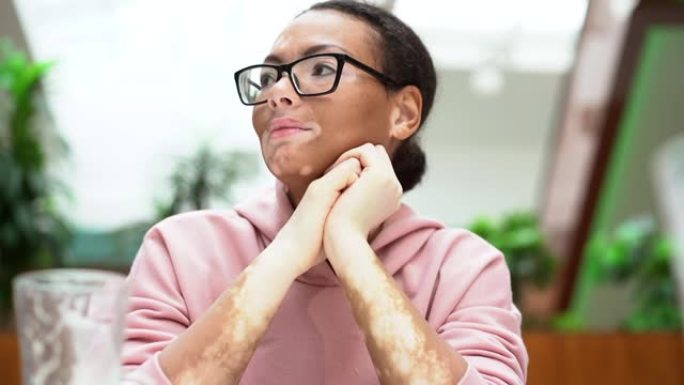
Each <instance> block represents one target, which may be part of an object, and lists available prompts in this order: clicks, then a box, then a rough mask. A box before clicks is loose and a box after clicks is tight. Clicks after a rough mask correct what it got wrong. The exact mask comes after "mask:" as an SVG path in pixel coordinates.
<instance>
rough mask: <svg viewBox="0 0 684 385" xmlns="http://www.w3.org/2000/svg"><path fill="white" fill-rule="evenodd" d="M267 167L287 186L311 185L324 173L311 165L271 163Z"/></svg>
mask: <svg viewBox="0 0 684 385" xmlns="http://www.w3.org/2000/svg"><path fill="white" fill-rule="evenodd" d="M267 167H268V169H269V171H270V172H271V174H273V176H275V177H276V178H278V179H279V180H280V181H282V182H286V184H290V183H296V184H301V183H307V184H308V183H309V182H311V181H312V180H314V179H317V178H319V177H320V176H321V175H322V174H323V173H322V172H319V171H317V170H316V168H315V167H314V166H313V165H310V164H305V165H302V164H288V163H287V162H269V163H268V164H267Z"/></svg>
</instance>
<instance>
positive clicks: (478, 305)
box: [431, 230, 528, 385]
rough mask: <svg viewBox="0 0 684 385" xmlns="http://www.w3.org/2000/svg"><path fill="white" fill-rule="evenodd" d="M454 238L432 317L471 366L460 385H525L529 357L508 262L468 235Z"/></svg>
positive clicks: (459, 231)
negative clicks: (514, 301) (511, 283)
mask: <svg viewBox="0 0 684 385" xmlns="http://www.w3.org/2000/svg"><path fill="white" fill-rule="evenodd" d="M451 234H452V236H450V237H449V238H450V241H448V243H449V244H450V247H448V249H447V255H446V256H445V259H444V262H443V264H442V267H441V269H440V276H439V279H438V283H437V287H436V291H435V296H434V300H433V307H432V310H431V313H432V315H433V316H434V317H435V319H438V320H439V325H440V326H439V327H438V329H437V332H438V334H439V335H440V337H441V338H442V339H444V340H445V341H446V342H447V343H448V344H449V345H451V346H452V347H453V348H454V349H455V350H456V351H458V352H459V353H460V354H461V355H462V356H463V357H464V358H465V360H466V361H467V363H468V369H467V371H466V374H465V375H464V377H463V378H462V379H461V381H460V382H459V385H484V384H496V385H504V384H506V385H515V384H524V383H525V381H526V377H527V364H528V355H527V350H526V348H525V345H524V343H523V340H522V336H521V323H522V316H521V314H520V312H519V311H518V309H517V308H516V307H515V305H514V304H513V301H512V292H511V285H510V273H509V270H508V267H507V266H506V261H505V259H504V257H503V255H502V254H501V252H499V251H498V250H497V249H495V248H494V247H493V246H491V245H490V244H488V243H487V242H485V241H484V240H482V239H481V238H479V237H477V236H476V235H474V234H472V233H470V232H468V231H465V230H458V231H457V233H456V235H455V236H453V233H451ZM431 318H433V317H432V316H431Z"/></svg>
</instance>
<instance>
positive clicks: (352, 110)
mask: <svg viewBox="0 0 684 385" xmlns="http://www.w3.org/2000/svg"><path fill="white" fill-rule="evenodd" d="M376 39H377V33H376V32H375V31H374V30H373V29H372V28H370V27H369V26H368V25H366V24H365V23H364V22H363V21H360V20H358V19H355V18H353V17H351V16H347V15H345V14H343V13H340V12H336V11H328V10H325V11H309V12H306V13H304V14H302V15H300V16H299V17H297V18H296V19H294V20H293V21H292V22H291V23H290V24H289V26H288V27H287V28H285V30H284V31H283V32H282V33H281V34H280V36H278V38H277V39H276V41H275V43H274V44H273V48H272V49H271V52H270V54H269V55H268V57H267V60H266V62H267V63H275V64H281V63H289V62H292V61H294V60H297V59H299V58H302V57H304V56H308V55H312V54H316V53H345V54H348V55H350V56H352V57H354V58H355V59H357V60H359V61H361V62H363V63H365V64H367V65H369V66H371V67H373V68H375V69H377V70H381V68H380V64H379V57H378V55H377V49H375V47H376ZM390 112H391V106H390V94H389V93H388V92H387V90H386V89H385V87H384V85H383V84H382V83H380V82H379V81H378V80H377V79H375V78H374V77H372V76H371V75H369V74H367V73H366V72H364V71H362V70H360V69H358V68H356V67H355V66H353V65H351V64H349V63H346V64H345V65H344V67H343V72H342V76H341V78H340V82H339V85H338V87H337V90H336V91H335V92H333V93H331V94H327V95H321V96H305V97H301V96H299V95H297V93H296V92H295V90H294V88H293V85H292V83H291V82H290V80H289V78H288V77H287V76H283V77H282V78H281V79H280V80H279V81H278V82H277V83H276V84H275V85H273V86H272V89H271V91H270V94H269V99H268V101H267V102H266V103H263V104H260V105H257V106H255V107H254V110H253V112H252V123H253V125H254V129H255V131H256V133H257V135H258V137H259V139H260V141H261V151H262V153H263V157H264V160H265V161H266V165H267V166H268V168H269V170H270V171H271V172H272V173H273V174H274V175H275V176H276V177H277V178H278V179H280V180H281V181H283V182H284V183H285V184H287V185H292V184H293V183H298V184H301V183H307V184H308V182H310V181H311V180H313V179H315V178H318V177H320V176H321V175H322V174H323V173H324V172H325V171H326V169H327V168H328V167H330V166H331V165H332V164H333V162H334V161H335V160H336V159H337V158H338V157H339V156H340V155H341V154H342V153H343V152H345V151H346V150H349V149H350V148H353V147H356V146H359V145H361V144H363V143H366V142H371V143H375V144H384V145H386V146H388V145H389V144H390V141H391V138H390V132H389V131H390V129H389V128H390ZM282 127H288V128H285V129H278V128H282Z"/></svg>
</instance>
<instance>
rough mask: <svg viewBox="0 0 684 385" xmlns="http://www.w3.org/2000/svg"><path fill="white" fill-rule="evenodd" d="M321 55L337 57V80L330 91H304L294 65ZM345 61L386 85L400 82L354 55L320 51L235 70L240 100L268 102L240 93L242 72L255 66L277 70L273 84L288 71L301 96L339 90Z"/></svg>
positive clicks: (251, 104)
mask: <svg viewBox="0 0 684 385" xmlns="http://www.w3.org/2000/svg"><path fill="white" fill-rule="evenodd" d="M321 56H330V57H334V58H335V59H337V73H336V74H335V82H334V83H333V86H332V88H331V89H330V90H328V91H324V92H317V93H314V94H308V93H303V92H302V91H300V90H299V86H298V85H297V80H296V79H295V77H294V75H293V74H292V67H294V66H295V65H297V63H299V62H302V61H304V60H308V59H311V58H315V57H321ZM344 63H350V64H352V65H353V66H355V67H357V68H359V69H361V70H363V71H364V72H366V73H368V74H369V75H371V76H373V77H374V78H376V79H378V80H379V81H380V82H381V83H383V84H385V85H390V86H399V83H398V82H396V81H395V80H394V79H392V78H390V77H389V76H387V75H385V74H383V73H382V72H380V71H378V70H376V69H375V68H373V67H371V66H369V65H366V64H364V63H362V62H360V61H358V60H356V59H354V58H353V57H351V56H349V55H347V54H343V53H319V54H315V55H311V56H306V57H303V58H300V59H297V60H295V61H293V62H291V63H286V64H267V63H265V64H254V65H251V66H248V67H245V68H242V69H240V70H238V71H236V72H235V86H236V89H237V93H238V97H239V98H240V102H242V104H244V105H246V106H256V105H259V104H263V103H266V102H267V100H266V99H265V100H262V101H260V102H256V103H246V102H245V101H244V100H243V99H242V94H241V93H240V80H239V79H240V74H242V73H243V72H245V71H249V70H251V69H253V68H259V67H261V68H263V67H266V68H273V69H275V70H276V71H277V72H276V73H277V74H278V75H277V77H276V79H275V82H274V83H273V84H275V83H277V82H278V81H279V80H280V79H281V78H282V77H283V72H287V76H288V78H289V79H290V82H291V83H292V85H293V86H294V87H293V88H294V90H295V92H297V95H299V96H320V95H327V94H331V93H333V92H335V90H337V86H338V85H339V83H340V78H341V77H342V69H343V68H344ZM254 86H256V87H260V86H259V85H256V84H254Z"/></svg>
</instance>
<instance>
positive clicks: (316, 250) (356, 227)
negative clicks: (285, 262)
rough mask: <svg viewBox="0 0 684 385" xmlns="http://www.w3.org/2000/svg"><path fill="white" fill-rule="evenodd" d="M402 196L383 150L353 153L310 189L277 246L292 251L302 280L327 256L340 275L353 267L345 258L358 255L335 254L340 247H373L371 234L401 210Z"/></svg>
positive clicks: (366, 146)
mask: <svg viewBox="0 0 684 385" xmlns="http://www.w3.org/2000/svg"><path fill="white" fill-rule="evenodd" d="M402 193H403V191H402V188H401V184H400V183H399V181H398V179H397V177H396V175H395V174H394V169H393V168H392V161H391V159H390V157H389V155H388V153H387V151H386V150H385V148H384V147H383V146H381V145H373V144H370V143H366V144H364V145H362V146H359V147H356V148H353V149H351V150H349V151H347V152H345V153H344V154H342V155H341V156H340V157H339V158H338V159H337V161H336V162H335V163H334V164H333V165H332V166H331V167H330V168H329V169H328V170H327V171H326V173H325V174H324V175H323V176H322V177H320V178H318V179H316V180H314V181H312V182H311V183H310V184H309V186H308V188H307V190H306V192H305V193H304V196H303V197H302V199H301V201H300V202H299V205H298V206H297V208H296V209H295V211H294V213H293V214H292V216H291V217H290V219H289V220H288V222H287V223H286V224H285V226H284V227H283V228H282V229H281V231H280V232H279V233H278V235H277V236H276V239H274V241H273V244H276V245H282V247H285V248H288V249H289V250H290V251H291V252H290V253H288V255H292V256H293V258H294V259H295V261H292V262H293V263H294V265H293V267H294V268H295V272H296V274H297V275H299V274H302V273H304V272H305V271H307V270H309V269H310V268H311V267H313V266H315V265H317V264H318V263H321V262H323V261H324V259H325V257H327V258H328V260H329V261H330V262H331V264H332V265H333V267H334V268H335V269H336V270H337V269H338V268H342V267H343V266H345V265H348V264H347V263H346V261H344V260H343V259H345V258H354V255H344V254H345V253H337V252H335V251H334V250H339V249H340V248H339V247H334V246H336V245H335V244H336V243H338V244H337V246H339V243H344V242H350V241H352V242H354V241H359V242H367V239H368V236H369V234H370V233H371V231H372V230H374V229H376V228H378V227H379V226H380V225H381V224H382V223H383V222H384V221H385V220H386V219H387V218H388V217H389V216H390V215H392V213H394V212H395V211H396V210H397V209H398V208H399V205H400V200H401V196H402ZM323 250H325V254H324V253H323ZM337 254H340V255H337Z"/></svg>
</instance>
